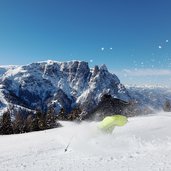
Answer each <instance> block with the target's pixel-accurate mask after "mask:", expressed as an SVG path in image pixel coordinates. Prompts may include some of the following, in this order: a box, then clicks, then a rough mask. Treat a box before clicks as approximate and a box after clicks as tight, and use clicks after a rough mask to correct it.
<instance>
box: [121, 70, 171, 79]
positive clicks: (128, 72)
mask: <svg viewBox="0 0 171 171" xmlns="http://www.w3.org/2000/svg"><path fill="white" fill-rule="evenodd" d="M123 74H124V75H127V76H132V77H138V76H171V70H168V69H136V70H130V69H124V70H123Z"/></svg>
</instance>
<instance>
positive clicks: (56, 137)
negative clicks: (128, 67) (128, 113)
mask: <svg viewBox="0 0 171 171" xmlns="http://www.w3.org/2000/svg"><path fill="white" fill-rule="evenodd" d="M61 123H62V125H63V127H61V128H56V129H51V130H46V131H41V132H32V133H26V134H20V135H7V136H0V170H2V171H6V170H8V171H11V170H12V171H13V170H14V171H23V170H26V171H34V170H35V171H47V170H50V171H55V170H56V171H82V170H84V171H94V170H97V171H114V170H116V171H129V170H130V171H170V170H171V131H170V130H171V124H170V123H171V113H160V114H157V115H148V116H141V117H134V118H129V122H128V123H127V125H126V126H124V127H116V128H115V130H114V131H113V133H112V134H110V135H108V134H102V133H101V132H100V131H99V130H97V124H98V123H96V122H83V123H81V124H78V123H74V122H61ZM69 142H71V144H70V146H69V147H68V151H66V152H64V149H65V148H66V146H67V144H68V143H69Z"/></svg>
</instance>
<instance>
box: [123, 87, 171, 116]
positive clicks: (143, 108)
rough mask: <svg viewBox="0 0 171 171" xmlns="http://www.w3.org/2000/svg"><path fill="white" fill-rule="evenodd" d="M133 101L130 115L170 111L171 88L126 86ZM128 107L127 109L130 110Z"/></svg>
mask: <svg viewBox="0 0 171 171" xmlns="http://www.w3.org/2000/svg"><path fill="white" fill-rule="evenodd" d="M126 88H127V90H128V92H129V94H130V95H131V101H132V102H133V108H132V107H131V105H130V107H129V108H130V109H131V110H132V115H137V113H138V114H148V113H156V112H159V111H163V110H165V111H171V90H170V89H169V88H167V87H161V86H146V85H145V86H132V87H129V86H126ZM130 109H128V110H130Z"/></svg>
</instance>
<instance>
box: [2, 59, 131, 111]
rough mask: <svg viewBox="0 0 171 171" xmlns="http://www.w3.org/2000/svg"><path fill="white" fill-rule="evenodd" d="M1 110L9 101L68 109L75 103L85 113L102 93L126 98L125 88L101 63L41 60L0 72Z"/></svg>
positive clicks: (127, 97) (34, 107) (33, 107)
mask: <svg viewBox="0 0 171 171" xmlns="http://www.w3.org/2000/svg"><path fill="white" fill-rule="evenodd" d="M1 73H3V74H1V76H0V89H1V94H2V95H1V98H0V99H1V100H0V104H1V105H0V107H1V109H2V108H3V107H4V106H5V105H6V103H4V102H5V101H7V102H8V103H13V104H16V105H19V106H24V107H26V108H30V109H37V108H40V109H42V110H46V108H47V107H49V106H51V107H53V108H55V109H56V110H57V111H59V109H60V108H62V107H63V108H65V110H66V111H70V110H71V109H72V108H74V107H75V106H79V107H80V108H81V109H82V110H84V111H86V112H89V111H91V110H92V109H93V108H95V107H96V106H97V105H98V103H99V101H100V100H101V98H102V96H103V95H104V94H110V95H111V96H112V97H113V98H118V99H121V100H124V101H129V95H128V92H127V91H126V89H125V87H124V86H123V85H122V84H121V83H120V81H119V79H118V78H117V76H116V75H114V74H111V73H110V72H109V71H108V70H107V68H106V66H105V65H102V66H101V67H98V66H95V67H94V68H93V69H90V68H89V66H88V63H87V62H84V61H70V62H56V61H45V62H37V63H32V64H30V65H26V66H18V67H15V68H9V69H7V70H6V71H5V72H4V70H3V71H2V72H1Z"/></svg>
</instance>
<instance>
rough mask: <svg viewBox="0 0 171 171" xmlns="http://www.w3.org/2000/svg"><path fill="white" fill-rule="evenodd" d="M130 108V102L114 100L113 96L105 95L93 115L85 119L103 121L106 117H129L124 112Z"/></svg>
mask: <svg viewBox="0 0 171 171" xmlns="http://www.w3.org/2000/svg"><path fill="white" fill-rule="evenodd" d="M128 106H129V103H128V102H125V101H122V100H120V99H114V98H112V97H111V95H107V94H105V95H104V96H103V97H102V99H101V101H100V103H99V104H98V105H97V107H96V108H95V109H94V111H92V113H91V114H89V115H86V116H85V119H93V120H94V119H95V120H102V119H103V118H104V117H105V116H111V115H115V114H122V115H127V114H126V113H124V110H125V109H126V108H127V107H128Z"/></svg>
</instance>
